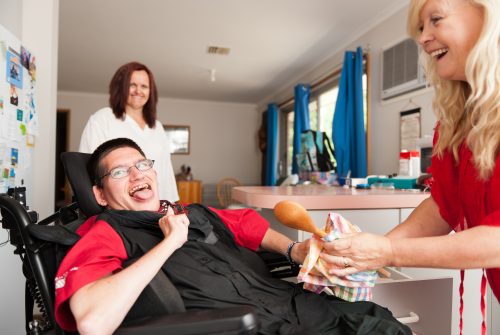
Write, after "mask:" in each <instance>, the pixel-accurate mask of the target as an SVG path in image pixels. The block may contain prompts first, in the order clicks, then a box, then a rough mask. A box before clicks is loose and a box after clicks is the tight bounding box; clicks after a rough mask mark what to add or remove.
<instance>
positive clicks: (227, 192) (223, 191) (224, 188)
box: [217, 177, 241, 208]
mask: <svg viewBox="0 0 500 335" xmlns="http://www.w3.org/2000/svg"><path fill="white" fill-rule="evenodd" d="M235 186H241V183H240V181H239V180H238V179H235V178H230V177H226V178H222V179H221V180H220V181H219V182H218V183H217V200H218V201H219V204H220V206H221V207H222V208H227V207H229V206H230V205H231V204H233V203H234V200H233V198H232V192H233V187H235Z"/></svg>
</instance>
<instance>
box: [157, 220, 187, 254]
mask: <svg viewBox="0 0 500 335" xmlns="http://www.w3.org/2000/svg"><path fill="white" fill-rule="evenodd" d="M158 225H159V226H160V229H161V231H162V232H163V235H164V236H165V239H168V240H169V243H173V245H174V246H175V248H176V249H178V248H180V247H181V246H182V245H183V244H184V243H186V241H187V235H188V227H189V219H188V217H187V215H186V214H179V215H169V214H167V215H165V216H164V217H162V218H161V219H160V220H159V221H158Z"/></svg>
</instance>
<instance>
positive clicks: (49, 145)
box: [0, 0, 59, 334]
mask: <svg viewBox="0 0 500 335" xmlns="http://www.w3.org/2000/svg"><path fill="white" fill-rule="evenodd" d="M58 13H59V0H44V1H38V0H22V1H19V0H2V1H1V2H0V24H2V25H3V26H5V27H6V28H7V29H9V30H10V31H11V32H12V33H14V35H16V36H17V37H18V38H19V39H20V40H21V41H22V43H23V45H25V46H26V47H27V48H28V49H29V50H30V51H31V52H32V53H33V54H34V55H35V56H36V60H37V90H38V94H37V97H38V101H37V111H38V113H39V127H40V128H39V131H40V134H39V136H38V137H37V138H36V146H35V150H34V153H33V157H32V158H33V162H34V163H33V167H32V173H31V177H30V178H31V180H32V182H31V183H30V184H32V186H31V187H30V189H28V199H27V200H28V205H30V207H31V208H33V209H35V210H37V211H38V212H39V213H40V214H41V216H42V217H45V216H47V215H48V214H50V213H51V212H52V210H53V208H54V152H55V132H54V129H55V116H56V113H55V111H56V109H55V106H56V105H55V102H56V87H57V42H58V22H59V14H58ZM35 168H36V170H35ZM6 236H7V235H6V234H5V231H4V230H3V229H2V231H1V233H0V242H3V241H5V240H6ZM12 250H13V248H12V247H11V246H10V245H6V246H4V247H2V248H0V264H1V265H2V275H1V276H0V325H1V326H0V327H1V333H2V334H23V333H25V330H24V277H23V275H22V273H21V261H20V259H19V256H18V255H14V254H13V253H12Z"/></svg>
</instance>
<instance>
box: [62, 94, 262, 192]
mask: <svg viewBox="0 0 500 335" xmlns="http://www.w3.org/2000/svg"><path fill="white" fill-rule="evenodd" d="M107 105H108V95H107V94H87V93H79V92H59V93H58V102H57V107H58V108H59V109H69V110H70V143H69V146H70V150H78V145H79V142H80V136H81V133H82V131H83V128H84V126H85V124H86V122H87V120H88V118H89V116H90V115H91V114H92V113H94V112H95V111H96V110H98V109H99V108H101V107H103V106H107ZM158 119H159V120H160V122H162V123H163V124H171V125H189V126H190V127H191V145H190V153H189V155H173V156H172V163H173V166H174V171H175V172H176V173H178V172H179V171H180V166H181V165H182V164H187V165H189V166H191V168H192V172H193V175H194V177H195V178H196V179H199V180H201V181H202V182H203V183H204V184H213V183H216V182H217V181H218V180H219V179H221V178H223V177H226V176H231V177H235V178H237V179H239V180H240V181H241V182H242V183H244V184H246V185H253V184H259V183H260V166H261V155H260V152H259V151H258V148H257V131H258V129H259V126H260V116H259V114H258V113H257V112H256V107H255V105H253V104H234V103H220V102H212V101H198V100H180V99H170V98H160V99H159V102H158Z"/></svg>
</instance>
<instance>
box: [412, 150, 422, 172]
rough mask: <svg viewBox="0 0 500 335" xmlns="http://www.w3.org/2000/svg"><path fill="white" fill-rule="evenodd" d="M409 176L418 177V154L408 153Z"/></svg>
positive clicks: (414, 152) (416, 152)
mask: <svg viewBox="0 0 500 335" xmlns="http://www.w3.org/2000/svg"><path fill="white" fill-rule="evenodd" d="M409 153H410V176H412V177H415V178H418V177H420V152H419V151H416V150H415V151H410V152H409Z"/></svg>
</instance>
